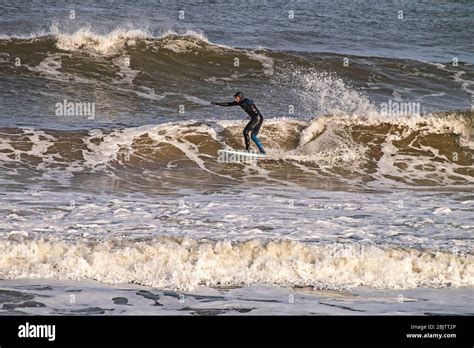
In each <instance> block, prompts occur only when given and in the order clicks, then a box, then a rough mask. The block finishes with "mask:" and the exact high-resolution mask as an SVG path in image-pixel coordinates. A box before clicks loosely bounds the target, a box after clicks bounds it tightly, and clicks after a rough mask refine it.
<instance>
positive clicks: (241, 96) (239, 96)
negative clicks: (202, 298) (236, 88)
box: [234, 92, 244, 103]
mask: <svg viewBox="0 0 474 348" xmlns="http://www.w3.org/2000/svg"><path fill="white" fill-rule="evenodd" d="M242 99H244V94H243V93H242V92H237V93H235V94H234V100H235V101H236V102H237V103H240V102H241V101H242Z"/></svg>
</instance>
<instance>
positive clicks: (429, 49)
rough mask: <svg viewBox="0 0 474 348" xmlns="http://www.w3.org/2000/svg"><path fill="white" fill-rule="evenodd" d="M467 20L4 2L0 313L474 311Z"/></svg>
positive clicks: (421, 13) (422, 13) (247, 7)
mask: <svg viewBox="0 0 474 348" xmlns="http://www.w3.org/2000/svg"><path fill="white" fill-rule="evenodd" d="M473 10H474V4H473V3H472V2H470V1H435V0H433V1H401V0H400V1H395V0H393V1H370V0H365V1H362V0H354V1H322V0H321V1H291V2H278V1H277V2H273V1H272V2H270V1H261V2H260V1H259V2H257V1H247V2H246V1H243V2H241V1H239V2H227V1H209V2H207V1H181V2H172V1H158V2H153V1H136V2H133V3H130V2H126V1H95V2H92V1H85V2H84V1H81V2H75V1H63V2H61V1H60V2H53V1H42V2H33V3H31V4H28V5H25V4H24V3H22V2H6V1H2V2H0V106H1V107H0V116H1V117H0V302H1V303H2V307H1V308H0V313H2V314H58V313H59V314H68V315H75V314H107V315H108V314H110V315H113V314H160V315H167V314H183V315H185V314H186V315H189V314H190V315H221V314H222V315H225V314H232V315H240V314H243V315H249V314H250V315H252V314H253V315H258V314H286V315H294V314H323V315H331V314H348V315H351V314H426V315H430V314H473V312H474V307H473V305H472V304H473V303H474V296H473V293H474V292H473V290H474V263H473V261H474V254H473V232H474V214H473V212H474V193H473V189H474V166H473V164H474V140H473V139H474V138H473V136H474V113H473V110H474V107H473V105H474V66H473V64H474V59H473V55H472V52H473V51H474V44H473V41H472V39H471V38H472V37H473V36H474V29H473V27H474V19H473V17H472V15H471V13H472V11H473ZM238 90H240V91H242V92H244V94H245V95H247V96H249V97H251V98H252V99H253V100H254V101H255V102H256V104H257V106H258V107H259V109H260V111H261V112H262V113H263V115H264V117H265V121H264V123H263V126H262V129H261V132H260V134H259V137H260V138H261V141H262V143H263V144H264V146H265V148H266V149H267V152H268V155H267V156H266V158H265V159H259V160H258V161H240V160H239V159H238V158H237V159H236V158H234V159H229V158H227V159H224V160H223V159H222V158H219V157H218V155H217V151H218V150H219V149H221V148H224V147H232V148H234V149H241V148H243V139H242V129H243V127H244V126H245V123H246V122H247V120H246V116H245V115H244V114H243V112H242V110H241V109H240V108H221V107H214V106H211V105H210V102H211V101H225V100H228V101H230V100H232V96H233V94H234V93H235V92H236V91H238Z"/></svg>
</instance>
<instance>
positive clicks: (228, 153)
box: [217, 149, 265, 158]
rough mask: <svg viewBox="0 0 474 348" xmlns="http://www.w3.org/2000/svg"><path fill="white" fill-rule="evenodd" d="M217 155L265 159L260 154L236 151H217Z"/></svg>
mask: <svg viewBox="0 0 474 348" xmlns="http://www.w3.org/2000/svg"><path fill="white" fill-rule="evenodd" d="M217 154H223V155H226V154H227V155H234V156H244V157H250V158H262V157H265V155H264V154H261V153H253V152H245V151H237V150H232V149H224V150H218V151H217Z"/></svg>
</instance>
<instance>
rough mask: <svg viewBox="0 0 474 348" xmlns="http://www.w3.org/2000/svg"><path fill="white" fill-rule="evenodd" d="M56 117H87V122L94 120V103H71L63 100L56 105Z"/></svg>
mask: <svg viewBox="0 0 474 348" xmlns="http://www.w3.org/2000/svg"><path fill="white" fill-rule="evenodd" d="M55 106H56V116H87V118H88V119H89V120H93V119H95V103H91V102H87V103H86V102H83V103H81V102H72V101H67V100H66V99H64V100H63V102H62V103H56V105H55Z"/></svg>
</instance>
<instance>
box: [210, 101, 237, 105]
mask: <svg viewBox="0 0 474 348" xmlns="http://www.w3.org/2000/svg"><path fill="white" fill-rule="evenodd" d="M211 104H212V105H218V106H235V105H239V103H237V102H235V101H233V102H211Z"/></svg>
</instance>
